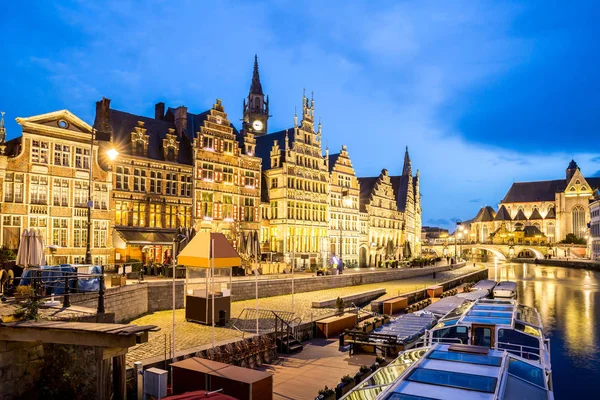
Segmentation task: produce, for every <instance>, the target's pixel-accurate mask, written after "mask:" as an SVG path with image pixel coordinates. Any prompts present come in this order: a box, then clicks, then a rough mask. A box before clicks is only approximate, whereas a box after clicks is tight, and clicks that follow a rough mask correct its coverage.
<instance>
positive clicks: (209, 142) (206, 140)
mask: <svg viewBox="0 0 600 400" xmlns="http://www.w3.org/2000/svg"><path fill="white" fill-rule="evenodd" d="M202 147H203V148H205V149H207V150H214V139H213V138H212V137H210V136H207V135H203V136H202Z"/></svg>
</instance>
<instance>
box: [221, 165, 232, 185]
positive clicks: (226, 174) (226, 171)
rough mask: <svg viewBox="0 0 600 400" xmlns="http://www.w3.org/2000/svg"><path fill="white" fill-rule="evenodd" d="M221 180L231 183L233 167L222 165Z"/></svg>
mask: <svg viewBox="0 0 600 400" xmlns="http://www.w3.org/2000/svg"><path fill="white" fill-rule="evenodd" d="M223 182H225V183H231V184H233V168H230V167H223Z"/></svg>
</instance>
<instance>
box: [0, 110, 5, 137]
mask: <svg viewBox="0 0 600 400" xmlns="http://www.w3.org/2000/svg"><path fill="white" fill-rule="evenodd" d="M0 114H1V115H0V143H5V142H6V128H5V127H4V111H2V112H0Z"/></svg>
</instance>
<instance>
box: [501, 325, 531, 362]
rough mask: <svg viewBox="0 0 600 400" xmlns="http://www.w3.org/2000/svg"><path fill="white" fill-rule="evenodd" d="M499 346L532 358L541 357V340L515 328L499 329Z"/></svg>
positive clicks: (518, 354)
mask: <svg viewBox="0 0 600 400" xmlns="http://www.w3.org/2000/svg"><path fill="white" fill-rule="evenodd" d="M497 345H498V348H499V349H504V350H506V351H508V352H509V353H512V354H514V355H517V356H520V357H523V358H526V359H531V360H539V359H540V356H539V354H540V341H539V339H536V338H534V337H532V336H529V335H526V334H524V333H522V332H519V331H516V330H514V329H500V330H498V343H497Z"/></svg>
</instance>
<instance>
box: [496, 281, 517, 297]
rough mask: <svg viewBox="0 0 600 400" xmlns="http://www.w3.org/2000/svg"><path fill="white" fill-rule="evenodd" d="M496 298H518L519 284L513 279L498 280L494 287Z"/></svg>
mask: <svg viewBox="0 0 600 400" xmlns="http://www.w3.org/2000/svg"><path fill="white" fill-rule="evenodd" d="M493 293H494V298H496V299H516V298H517V284H516V282H512V281H502V282H498V284H497V285H496V287H494V291H493Z"/></svg>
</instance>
